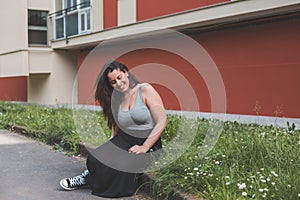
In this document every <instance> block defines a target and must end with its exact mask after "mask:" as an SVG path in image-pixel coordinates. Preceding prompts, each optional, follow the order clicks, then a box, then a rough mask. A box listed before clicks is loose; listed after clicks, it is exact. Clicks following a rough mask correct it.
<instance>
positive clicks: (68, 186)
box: [59, 170, 89, 190]
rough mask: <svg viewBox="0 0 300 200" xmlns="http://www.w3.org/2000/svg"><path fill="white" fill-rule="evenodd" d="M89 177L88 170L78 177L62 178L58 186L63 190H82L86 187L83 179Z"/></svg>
mask: <svg viewBox="0 0 300 200" xmlns="http://www.w3.org/2000/svg"><path fill="white" fill-rule="evenodd" d="M87 175H89V171H88V170H84V171H83V172H82V174H80V175H78V176H74V177H71V178H64V179H62V180H60V182H59V184H60V186H61V187H62V188H63V189H65V190H75V189H78V188H82V187H84V186H87V183H86V180H85V177H86V176H87Z"/></svg>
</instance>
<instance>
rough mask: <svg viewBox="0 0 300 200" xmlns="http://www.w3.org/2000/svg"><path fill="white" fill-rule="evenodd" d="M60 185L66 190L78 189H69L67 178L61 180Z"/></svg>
mask: <svg viewBox="0 0 300 200" xmlns="http://www.w3.org/2000/svg"><path fill="white" fill-rule="evenodd" d="M59 184H60V186H61V187H62V188H63V189H64V190H68V191H71V190H75V189H76V188H69V187H68V181H67V179H66V178H65V179H62V180H60V182H59Z"/></svg>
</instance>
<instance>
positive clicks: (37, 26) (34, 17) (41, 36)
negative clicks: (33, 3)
mask: <svg viewBox="0 0 300 200" xmlns="http://www.w3.org/2000/svg"><path fill="white" fill-rule="evenodd" d="M47 16H48V12H47V11H39V10H28V44H29V45H47V44H48V28H47Z"/></svg>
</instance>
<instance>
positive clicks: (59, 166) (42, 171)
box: [0, 130, 151, 200]
mask: <svg viewBox="0 0 300 200" xmlns="http://www.w3.org/2000/svg"><path fill="white" fill-rule="evenodd" d="M83 169H85V162H84V161H83V160H80V159H77V158H74V157H68V156H66V155H65V154H63V153H60V152H55V151H53V150H52V149H51V147H49V146H47V145H45V144H41V143H39V142H36V141H34V140H31V139H29V138H27V137H25V136H21V135H18V134H15V133H11V132H9V131H6V130H0V199H1V200H52V199H53V200H74V199H76V200H94V199H95V200H96V199H97V200H104V199H105V198H100V197H97V196H94V195H91V191H90V190H89V189H88V188H87V189H80V190H75V191H63V190H61V189H60V186H59V180H60V179H61V178H63V177H69V176H73V175H76V174H78V173H81V171H82V170H83ZM120 199H124V200H137V199H138V200H149V199H151V198H149V197H147V196H145V195H142V194H138V195H136V196H134V197H128V198H120Z"/></svg>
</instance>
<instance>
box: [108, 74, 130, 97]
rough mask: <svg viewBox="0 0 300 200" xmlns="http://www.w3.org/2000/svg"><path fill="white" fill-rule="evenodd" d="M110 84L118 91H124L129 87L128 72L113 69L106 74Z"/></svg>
mask: <svg viewBox="0 0 300 200" xmlns="http://www.w3.org/2000/svg"><path fill="white" fill-rule="evenodd" d="M107 77H108V80H109V82H110V85H111V86H112V87H113V88H114V89H116V90H117V91H119V92H126V91H128V89H129V79H128V73H127V72H123V71H122V70H120V69H115V70H113V71H112V72H109V73H108V74H107Z"/></svg>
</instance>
